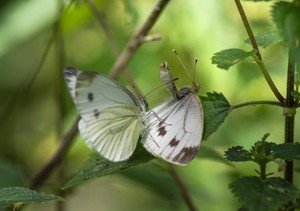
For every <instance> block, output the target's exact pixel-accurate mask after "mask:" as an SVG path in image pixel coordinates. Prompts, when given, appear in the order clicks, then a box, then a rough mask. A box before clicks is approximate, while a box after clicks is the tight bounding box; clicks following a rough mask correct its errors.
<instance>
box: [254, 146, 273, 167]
mask: <svg viewBox="0 0 300 211" xmlns="http://www.w3.org/2000/svg"><path fill="white" fill-rule="evenodd" d="M275 146H276V144H275V143H273V142H266V141H264V140H263V141H257V142H255V144H254V146H253V147H251V150H250V152H251V154H252V156H253V158H254V161H255V162H256V163H258V164H261V163H267V162H270V161H273V160H274V159H275V158H274V152H273V148H274V147H275Z"/></svg>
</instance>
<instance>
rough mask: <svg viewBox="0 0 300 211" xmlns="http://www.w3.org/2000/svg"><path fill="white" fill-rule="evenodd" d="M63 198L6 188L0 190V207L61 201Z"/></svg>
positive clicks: (25, 189) (19, 188)
mask: <svg viewBox="0 0 300 211" xmlns="http://www.w3.org/2000/svg"><path fill="white" fill-rule="evenodd" d="M62 200H63V198H61V197H59V196H55V195H51V194H46V193H42V192H37V191H34V190H30V189H28V188H22V187H6V188H1V189H0V207H8V206H20V205H22V204H33V203H45V202H53V201H62Z"/></svg>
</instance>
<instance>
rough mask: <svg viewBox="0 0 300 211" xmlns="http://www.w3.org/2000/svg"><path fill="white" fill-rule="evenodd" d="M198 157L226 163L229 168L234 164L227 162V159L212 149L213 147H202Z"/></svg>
mask: <svg viewBox="0 0 300 211" xmlns="http://www.w3.org/2000/svg"><path fill="white" fill-rule="evenodd" d="M197 157H199V158H205V159H210V160H213V161H217V162H220V163H224V164H226V165H228V166H232V164H231V163H229V162H228V161H227V160H225V158H224V157H223V156H222V155H221V154H220V153H219V152H217V151H216V150H214V149H212V148H211V147H207V146H204V145H201V147H200V150H199V153H198V155H197Z"/></svg>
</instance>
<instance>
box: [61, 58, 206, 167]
mask: <svg viewBox="0 0 300 211" xmlns="http://www.w3.org/2000/svg"><path fill="white" fill-rule="evenodd" d="M64 75H65V80H66V83H67V86H68V88H69V91H70V93H71V96H72V98H73V101H74V103H75V105H76V107H77V110H78V112H79V114H80V116H81V119H80V121H79V124H78V127H79V131H80V133H81V135H82V136H83V138H84V140H85V141H86V143H87V145H88V146H89V147H90V148H92V149H94V150H95V151H97V152H99V153H100V154H101V155H102V156H103V157H104V158H106V159H108V160H110V161H115V162H118V161H124V160H127V159H129V157H130V156H131V155H132V154H133V152H134V150H135V148H136V146H137V142H138V140H139V138H140V137H141V142H142V144H143V146H144V147H145V149H146V150H147V151H148V152H149V153H151V154H153V155H154V156H156V157H160V158H162V159H164V160H166V161H168V162H170V163H173V164H178V165H186V164H188V163H189V162H190V161H191V160H192V159H193V158H194V157H195V156H196V154H197V152H198V149H199V147H200V142H201V139H202V131H203V110H202V105H201V102H200V100H199V98H198V97H197V95H196V93H197V92H198V87H197V86H195V85H193V87H183V88H182V89H180V90H178V89H177V87H176V85H175V82H174V80H173V78H172V74H171V71H170V70H169V68H168V66H167V63H166V62H164V63H162V64H161V79H162V82H163V84H164V85H165V87H166V88H167V89H168V91H169V92H170V93H171V95H172V98H169V99H167V100H166V101H164V102H163V103H162V104H160V105H159V106H157V107H155V108H154V109H152V110H149V111H148V112H147V111H146V109H147V108H146V107H147V106H146V103H145V102H144V101H139V100H138V99H137V98H136V97H135V96H134V95H133V94H132V93H131V92H130V91H129V90H128V89H126V88H125V87H123V86H122V85H120V84H119V83H117V82H116V81H113V80H111V79H109V78H107V77H105V76H102V75H100V74H99V73H96V72H91V71H80V70H77V69H74V68H71V67H67V68H65V70H64Z"/></svg>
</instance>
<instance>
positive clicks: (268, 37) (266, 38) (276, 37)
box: [245, 31, 282, 48]
mask: <svg viewBox="0 0 300 211" xmlns="http://www.w3.org/2000/svg"><path fill="white" fill-rule="evenodd" d="M255 40H256V43H257V45H258V46H260V47H263V48H266V47H268V46H269V45H273V44H275V43H278V42H280V41H282V37H281V36H280V33H279V32H278V31H272V32H266V33H260V34H257V35H256V36H255ZM245 42H246V43H247V44H251V43H250V40H249V38H248V39H246V40H245Z"/></svg>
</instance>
